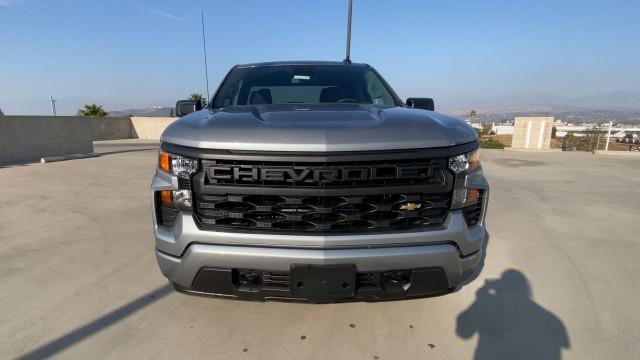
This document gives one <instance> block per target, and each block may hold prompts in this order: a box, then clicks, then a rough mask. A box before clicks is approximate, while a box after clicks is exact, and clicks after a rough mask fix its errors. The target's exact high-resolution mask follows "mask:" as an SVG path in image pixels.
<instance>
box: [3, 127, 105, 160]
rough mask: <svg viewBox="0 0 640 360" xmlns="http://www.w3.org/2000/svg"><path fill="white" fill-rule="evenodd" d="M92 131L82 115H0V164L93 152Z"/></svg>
mask: <svg viewBox="0 0 640 360" xmlns="http://www.w3.org/2000/svg"><path fill="white" fill-rule="evenodd" d="M92 131H93V129H92V123H91V121H88V119H87V118H83V117H79V116H57V117H52V116H0V164H11V163H20V162H30V161H39V160H40V159H41V158H43V157H51V156H62V155H70V154H82V153H90V152H93V142H92Z"/></svg>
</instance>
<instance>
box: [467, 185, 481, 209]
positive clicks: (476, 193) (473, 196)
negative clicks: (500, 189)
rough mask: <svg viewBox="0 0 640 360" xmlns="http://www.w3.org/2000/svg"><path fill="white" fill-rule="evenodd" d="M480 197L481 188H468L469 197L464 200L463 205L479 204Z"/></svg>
mask: <svg viewBox="0 0 640 360" xmlns="http://www.w3.org/2000/svg"><path fill="white" fill-rule="evenodd" d="M479 198H480V190H478V189H468V190H467V198H466V199H465V200H464V205H463V207H465V206H471V205H475V204H477V203H478V199H479Z"/></svg>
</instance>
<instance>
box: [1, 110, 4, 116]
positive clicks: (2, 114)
mask: <svg viewBox="0 0 640 360" xmlns="http://www.w3.org/2000/svg"><path fill="white" fill-rule="evenodd" d="M0 116H4V113H3V112H2V108H0Z"/></svg>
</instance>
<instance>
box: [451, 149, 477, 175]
mask: <svg viewBox="0 0 640 360" xmlns="http://www.w3.org/2000/svg"><path fill="white" fill-rule="evenodd" d="M478 166H480V150H474V151H472V152H470V153H466V154H461V155H458V156H454V157H452V158H449V169H450V170H451V171H453V173H454V174H456V175H457V174H461V173H463V172H465V171H466V172H471V171H473V170H475V169H477V168H478Z"/></svg>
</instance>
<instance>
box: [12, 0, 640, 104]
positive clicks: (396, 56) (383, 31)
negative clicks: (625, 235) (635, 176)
mask: <svg viewBox="0 0 640 360" xmlns="http://www.w3.org/2000/svg"><path fill="white" fill-rule="evenodd" d="M346 5H347V0H322V1H307V0H235V1H230V0H228V1H218V0H213V1H204V0H196V1H166V0H160V1H150V0H140V1H124V0H0V108H1V109H3V111H4V112H5V113H6V114H47V113H48V112H49V101H48V99H49V96H53V97H54V98H56V99H58V107H59V109H60V110H61V111H62V113H63V114H64V113H66V114H68V115H71V114H72V113H74V112H75V111H77V107H78V106H79V105H78V104H82V103H84V102H87V101H95V102H97V103H98V104H104V106H105V108H106V109H107V110H121V109H126V108H140V107H149V106H160V105H162V106H167V105H168V106H171V105H173V104H175V101H176V100H178V99H180V98H185V97H186V96H188V95H189V94H190V93H192V92H200V93H206V85H205V77H204V65H203V50H202V39H201V31H202V29H201V24H200V11H201V9H202V10H204V12H205V25H206V36H207V56H208V62H209V78H210V89H211V93H213V92H214V91H215V89H216V87H217V86H218V84H219V83H220V81H221V80H222V78H223V77H224V75H225V74H226V73H227V72H228V71H229V69H230V68H231V67H232V66H233V65H235V64H239V63H249V62H259V61H275V60H342V59H343V58H344V49H345V29H346V8H347V6H346ZM352 36H353V37H352V48H351V49H352V56H351V58H352V60H353V61H354V62H365V63H368V64H371V65H372V66H374V67H375V68H376V69H377V70H378V71H379V72H380V73H382V75H383V76H384V77H385V78H386V79H387V81H388V82H389V83H390V84H391V85H392V86H393V87H394V89H395V90H396V91H397V92H398V94H399V95H400V96H401V97H402V98H405V97H411V96H413V97H434V98H435V100H436V106H438V105H439V104H442V105H443V106H447V107H456V106H472V105H475V104H478V106H480V105H481V104H482V102H486V103H491V102H493V103H495V102H496V101H497V102H499V101H500V99H508V98H513V97H514V96H515V97H518V96H520V97H525V98H527V97H536V98H545V97H549V96H551V97H553V98H563V99H564V98H578V97H584V96H592V95H598V94H602V93H609V92H616V93H620V92H621V93H625V94H626V93H632V94H640V85H639V84H640V1H638V0H609V1H602V0H600V1H591V0H537V1H529V0H511V1H506V0H485V1H477V0H474V1H471V0H464V1H463V0H460V1H450V0H429V1H427V0H396V1H388V0H385V1H382V0H354V15H353V35H352ZM496 99H497V100H496ZM639 107H640V104H639Z"/></svg>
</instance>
